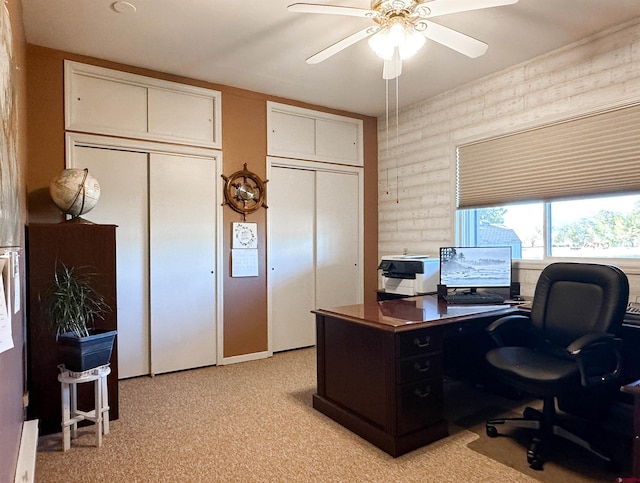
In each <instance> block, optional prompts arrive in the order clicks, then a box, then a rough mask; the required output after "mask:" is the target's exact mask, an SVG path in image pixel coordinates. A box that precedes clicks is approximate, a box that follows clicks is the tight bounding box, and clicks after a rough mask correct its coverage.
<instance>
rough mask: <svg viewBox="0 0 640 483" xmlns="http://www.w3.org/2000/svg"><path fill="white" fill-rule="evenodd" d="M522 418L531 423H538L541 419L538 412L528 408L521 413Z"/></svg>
mask: <svg viewBox="0 0 640 483" xmlns="http://www.w3.org/2000/svg"><path fill="white" fill-rule="evenodd" d="M522 417H524V418H525V419H531V420H533V421H536V420H538V421H540V419H542V415H541V414H540V411H537V410H535V409H533V408H530V407H526V408H524V411H523V412H522Z"/></svg>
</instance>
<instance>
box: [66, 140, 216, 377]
mask: <svg viewBox="0 0 640 483" xmlns="http://www.w3.org/2000/svg"><path fill="white" fill-rule="evenodd" d="M72 159H73V164H74V167H86V168H89V172H90V173H91V174H92V176H94V177H95V178H96V179H97V180H98V182H99V183H100V187H101V196H100V200H99V202H98V204H97V205H96V207H95V208H94V209H93V210H92V211H90V212H89V213H87V214H86V218H87V219H89V220H90V221H93V222H95V223H109V224H115V225H118V228H117V229H116V237H117V249H116V262H117V294H118V367H119V373H120V377H121V378H127V377H133V376H140V375H146V374H159V373H163V372H170V371H177V370H182V369H189V368H193V367H200V366H206V365H212V364H215V363H216V310H215V308H216V307H215V276H214V274H213V272H214V268H215V247H216V230H215V227H216V181H217V178H216V173H215V171H216V167H215V160H214V159H209V158H201V157H191V156H185V155H175V154H170V155H169V154H157V153H149V152H139V151H128V150H119V149H101V148H95V147H85V146H75V147H74V155H73V157H72Z"/></svg>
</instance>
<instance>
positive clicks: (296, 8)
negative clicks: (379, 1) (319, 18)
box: [287, 3, 379, 18]
mask: <svg viewBox="0 0 640 483" xmlns="http://www.w3.org/2000/svg"><path fill="white" fill-rule="evenodd" d="M287 10H289V11H290V12H297V13H324V14H329V15H348V16H350V17H364V18H375V17H377V16H378V15H379V14H378V12H376V11H375V10H369V9H365V8H357V7H338V6H335V5H322V4H317V3H293V4H291V5H289V6H288V7H287Z"/></svg>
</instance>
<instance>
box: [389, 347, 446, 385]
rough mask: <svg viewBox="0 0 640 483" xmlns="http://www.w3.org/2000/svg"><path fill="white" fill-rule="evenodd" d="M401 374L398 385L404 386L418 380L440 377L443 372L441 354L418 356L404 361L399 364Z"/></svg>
mask: <svg viewBox="0 0 640 483" xmlns="http://www.w3.org/2000/svg"><path fill="white" fill-rule="evenodd" d="M398 367H399V370H400V373H399V375H398V383H400V384H403V383H405V382H409V381H415V380H418V379H428V378H432V377H439V376H440V374H441V372H442V357H441V354H440V353H433V354H427V355H425V356H416V357H411V358H408V359H402V360H401V361H399V362H398Z"/></svg>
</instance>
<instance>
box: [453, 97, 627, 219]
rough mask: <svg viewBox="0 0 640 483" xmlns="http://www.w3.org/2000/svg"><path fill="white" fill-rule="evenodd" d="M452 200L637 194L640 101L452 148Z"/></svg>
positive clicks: (463, 204) (472, 202)
mask: <svg viewBox="0 0 640 483" xmlns="http://www.w3.org/2000/svg"><path fill="white" fill-rule="evenodd" d="M457 154H458V164H457V168H458V172H457V176H458V179H457V198H458V200H457V205H458V207H459V208H480V207H486V206H497V205H504V204H509V203H514V202H524V201H552V200H557V199H566V198H577V197H580V196H597V195H604V194H615V193H624V192H633V191H640V104H638V105H632V106H626V107H621V108H617V109H614V110H610V111H606V112H600V113H597V114H591V115H588V116H584V117H580V118H574V119H570V120H567V121H563V122H559V123H555V124H550V125H546V126H542V127H539V128H535V129H530V130H527V131H522V132H518V133H514V134H510V135H506V136H501V137H496V138H492V139H488V140H484V141H479V142H475V143H470V144H466V145H463V146H459V147H458V153H457Z"/></svg>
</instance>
